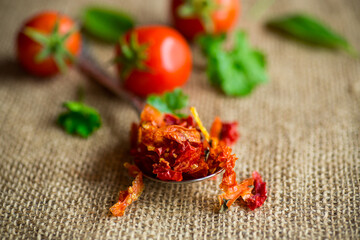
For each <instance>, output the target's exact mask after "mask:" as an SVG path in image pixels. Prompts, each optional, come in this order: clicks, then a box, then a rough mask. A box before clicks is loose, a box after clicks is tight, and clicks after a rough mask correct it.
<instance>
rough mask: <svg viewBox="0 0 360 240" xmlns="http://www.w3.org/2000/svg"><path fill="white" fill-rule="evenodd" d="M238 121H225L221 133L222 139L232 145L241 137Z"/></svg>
mask: <svg viewBox="0 0 360 240" xmlns="http://www.w3.org/2000/svg"><path fill="white" fill-rule="evenodd" d="M237 126H238V123H237V122H229V123H228V122H223V123H222V128H221V134H220V141H224V142H225V143H226V145H228V146H231V145H233V144H234V143H236V141H237V140H238V138H239V132H238V131H237Z"/></svg>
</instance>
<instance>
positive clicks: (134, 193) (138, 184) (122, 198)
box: [110, 163, 144, 217]
mask: <svg viewBox="0 0 360 240" xmlns="http://www.w3.org/2000/svg"><path fill="white" fill-rule="evenodd" d="M124 166H125V167H126V168H127V169H128V171H129V174H130V175H131V176H135V179H134V181H133V182H132V186H130V187H128V189H126V190H124V191H120V193H119V200H118V202H117V203H116V204H115V205H113V206H112V207H111V208H110V212H111V213H112V214H113V215H114V216H116V217H119V216H123V215H124V212H125V209H126V208H127V207H128V206H129V205H130V204H131V203H133V202H134V201H136V200H137V199H138V198H139V196H140V195H141V193H142V191H143V190H144V183H143V176H142V172H141V171H140V170H139V168H138V167H136V166H135V165H131V164H129V163H125V164H124Z"/></svg>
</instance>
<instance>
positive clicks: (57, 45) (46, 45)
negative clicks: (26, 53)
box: [24, 19, 77, 72]
mask: <svg viewBox="0 0 360 240" xmlns="http://www.w3.org/2000/svg"><path fill="white" fill-rule="evenodd" d="M59 24H60V23H59V19H57V20H56V22H55V25H54V27H53V29H52V30H51V32H50V33H49V34H46V33H43V32H40V31H38V30H36V29H34V28H32V27H26V28H25V30H24V34H25V35H26V36H27V37H29V38H30V39H31V40H33V41H35V42H37V43H38V44H40V45H41V47H42V49H41V51H40V52H39V53H38V54H37V55H36V56H35V61H36V62H38V63H40V62H42V61H44V60H46V59H47V58H51V57H52V58H53V59H54V61H55V64H56V66H57V67H58V69H59V70H60V72H65V71H66V69H67V62H74V60H75V58H74V56H73V54H72V53H70V51H69V50H68V49H67V48H66V46H65V43H66V41H67V40H68V38H69V37H70V36H71V35H72V34H73V33H75V32H76V31H77V27H74V28H72V29H71V30H70V31H68V32H67V33H65V34H63V35H61V34H60V32H59Z"/></svg>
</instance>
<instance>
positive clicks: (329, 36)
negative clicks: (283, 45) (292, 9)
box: [267, 14, 356, 54]
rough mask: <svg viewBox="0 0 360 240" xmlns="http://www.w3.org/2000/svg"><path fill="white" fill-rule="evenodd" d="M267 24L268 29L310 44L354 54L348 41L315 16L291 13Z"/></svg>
mask: <svg viewBox="0 0 360 240" xmlns="http://www.w3.org/2000/svg"><path fill="white" fill-rule="evenodd" d="M267 25H268V26H269V27H270V29H274V30H278V31H281V32H283V33H285V34H288V35H290V36H292V37H295V38H297V39H299V40H302V41H305V42H307V43H310V44H314V45H318V46H322V47H327V48H333V49H343V50H346V51H347V52H349V53H351V54H356V53H355V50H354V49H353V47H352V46H351V45H350V44H349V42H348V41H347V40H346V39H345V38H344V37H342V36H341V35H339V34H338V33H336V32H334V31H333V30H331V29H330V28H329V27H328V26H326V25H325V24H323V23H321V22H320V21H318V20H316V19H315V18H313V17H311V16H308V15H304V14H293V15H288V16H283V17H279V18H275V19H272V20H270V21H268V23H267Z"/></svg>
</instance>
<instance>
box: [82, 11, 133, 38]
mask: <svg viewBox="0 0 360 240" xmlns="http://www.w3.org/2000/svg"><path fill="white" fill-rule="evenodd" d="M82 22H83V26H84V29H85V30H86V31H87V32H88V33H89V34H91V35H93V36H94V37H96V38H98V39H100V40H102V41H105V42H111V43H117V42H118V41H119V38H120V37H121V36H122V35H123V34H124V33H125V32H127V31H128V30H130V29H132V28H133V27H134V25H135V24H134V20H133V18H132V17H130V16H129V15H127V14H126V13H124V12H120V11H116V10H114V9H112V8H111V9H110V8H103V7H95V6H91V7H87V8H86V9H84V11H83V14H82Z"/></svg>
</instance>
